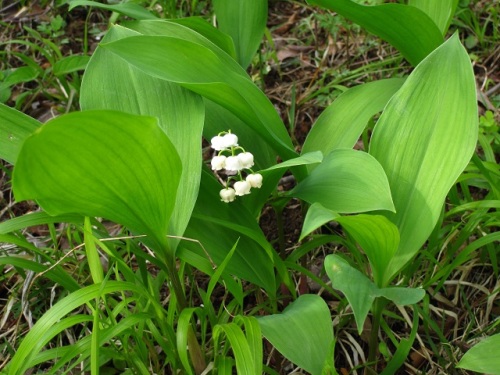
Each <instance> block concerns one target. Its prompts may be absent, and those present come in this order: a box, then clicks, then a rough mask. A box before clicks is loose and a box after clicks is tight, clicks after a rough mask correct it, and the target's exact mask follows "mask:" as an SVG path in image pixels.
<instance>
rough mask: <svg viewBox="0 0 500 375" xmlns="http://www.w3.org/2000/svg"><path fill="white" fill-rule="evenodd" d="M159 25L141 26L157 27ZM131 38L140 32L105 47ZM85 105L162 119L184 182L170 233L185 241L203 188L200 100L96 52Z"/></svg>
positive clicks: (120, 33) (118, 32) (85, 84)
mask: <svg viewBox="0 0 500 375" xmlns="http://www.w3.org/2000/svg"><path fill="white" fill-rule="evenodd" d="M160 22H161V21H142V22H138V23H137V24H141V25H143V24H147V25H149V24H155V25H156V24H159V23H160ZM162 24H163V23H162ZM179 29H181V30H184V31H185V30H188V29H186V28H185V27H183V26H178V25H173V26H171V27H170V28H168V30H171V32H181V31H179ZM186 34H189V33H186ZM130 35H137V33H136V32H134V31H131V30H128V29H125V28H123V27H114V28H112V29H111V30H110V31H109V32H108V34H107V35H106V36H105V38H104V40H103V42H108V41H112V40H118V39H121V38H124V37H127V36H130ZM80 104H81V107H82V108H83V109H84V110H85V109H111V110H118V111H122V112H127V113H133V114H137V115H146V116H153V117H156V118H157V119H158V124H159V126H160V128H161V129H162V130H163V131H164V132H165V133H166V134H167V136H168V137H169V139H170V141H171V142H172V143H173V144H174V146H175V149H176V150H177V153H178V154H179V156H180V158H181V162H182V175H181V180H180V183H179V189H178V193H177V198H176V203H175V207H174V211H173V214H172V220H171V222H170V228H169V231H168V232H169V234H170V235H174V236H182V235H183V234H184V230H185V229H186V226H187V223H188V222H189V218H190V216H191V212H192V210H193V207H194V204H195V202H196V197H197V195H198V189H199V185H200V170H201V163H202V155H201V153H202V148H201V145H200V138H201V134H202V128H203V120H204V105H203V101H202V100H201V98H200V97H199V96H198V95H196V94H193V93H192V92H190V91H188V90H186V89H183V88H182V87H180V86H179V85H177V84H174V83H171V82H167V81H163V80H159V79H155V78H152V77H151V76H149V75H147V74H145V73H143V72H142V71H140V70H139V69H137V68H135V67H133V66H132V65H130V64H128V63H127V62H126V61H124V60H123V59H121V58H119V57H118V56H116V55H115V54H113V53H111V52H109V51H106V50H105V49H102V48H97V50H96V51H95V53H94V55H93V56H92V59H91V61H90V63H89V65H88V68H87V70H86V72H85V75H84V77H83V81H82V87H81V100H80ZM170 244H171V246H172V248H175V246H176V244H177V240H175V239H172V240H170Z"/></svg>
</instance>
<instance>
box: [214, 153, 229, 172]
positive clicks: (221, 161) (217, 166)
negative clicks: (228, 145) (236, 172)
mask: <svg viewBox="0 0 500 375" xmlns="http://www.w3.org/2000/svg"><path fill="white" fill-rule="evenodd" d="M211 164H212V170H213V171H220V170H221V169H224V168H225V167H226V157H225V156H224V155H218V156H214V157H213V159H212V162H211Z"/></svg>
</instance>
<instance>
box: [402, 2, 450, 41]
mask: <svg viewBox="0 0 500 375" xmlns="http://www.w3.org/2000/svg"><path fill="white" fill-rule="evenodd" d="M408 5H411V6H414V7H416V8H419V9H420V10H421V11H423V12H424V13H425V14H427V15H428V16H429V17H430V18H431V19H432V20H433V21H434V23H435V24H436V25H437V27H438V28H439V30H441V34H443V35H445V34H446V31H447V30H448V27H449V26H450V23H451V20H452V19H453V16H454V15H455V10H456V9H457V5H458V0H440V1H436V0H409V1H408Z"/></svg>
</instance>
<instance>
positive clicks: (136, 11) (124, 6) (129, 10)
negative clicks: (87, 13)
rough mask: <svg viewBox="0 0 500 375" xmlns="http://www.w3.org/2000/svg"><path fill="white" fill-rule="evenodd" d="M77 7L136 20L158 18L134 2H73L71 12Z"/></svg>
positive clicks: (85, 0) (73, 0)
mask: <svg viewBox="0 0 500 375" xmlns="http://www.w3.org/2000/svg"><path fill="white" fill-rule="evenodd" d="M77 6H90V7H95V8H99V9H104V10H109V11H111V12H117V13H121V14H123V15H125V16H129V17H132V18H135V19H137V20H147V19H156V18H157V17H156V16H155V15H153V14H152V13H150V12H149V11H148V10H146V9H145V8H143V7H142V6H140V5H139V4H135V3H133V2H126V3H120V4H113V5H108V4H103V3H100V2H97V1H87V0H71V1H70V3H69V10H70V11H71V10H72V9H73V8H75V7H77Z"/></svg>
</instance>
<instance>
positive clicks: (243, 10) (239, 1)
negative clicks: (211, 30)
mask: <svg viewBox="0 0 500 375" xmlns="http://www.w3.org/2000/svg"><path fill="white" fill-rule="evenodd" d="M213 7H214V11H215V15H216V17H217V25H218V27H219V29H220V30H221V31H223V32H224V33H226V34H228V35H230V36H231V37H232V39H233V42H234V46H235V47H236V53H237V60H238V62H239V64H240V65H241V66H242V67H243V68H245V69H246V68H247V67H248V65H249V64H250V63H251V62H252V58H253V56H254V54H255V52H256V51H257V48H259V45H260V42H261V40H262V36H263V35H264V29H265V28H266V22H267V0H253V1H246V0H214V1H213Z"/></svg>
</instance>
